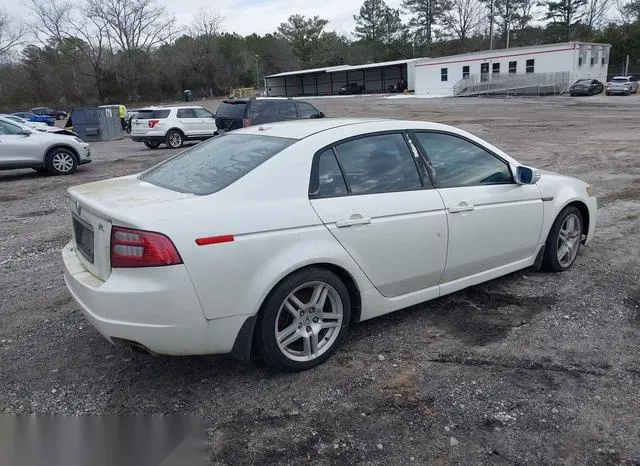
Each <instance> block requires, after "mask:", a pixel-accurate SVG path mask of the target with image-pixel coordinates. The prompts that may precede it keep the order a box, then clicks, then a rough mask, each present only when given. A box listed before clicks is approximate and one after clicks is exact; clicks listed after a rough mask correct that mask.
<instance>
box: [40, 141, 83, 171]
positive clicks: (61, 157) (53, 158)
mask: <svg viewBox="0 0 640 466" xmlns="http://www.w3.org/2000/svg"><path fill="white" fill-rule="evenodd" d="M46 164H47V170H48V171H50V172H51V173H53V174H54V175H70V174H71V173H73V172H75V171H76V169H77V168H78V160H77V159H76V155H75V154H74V153H73V152H71V151H70V150H69V149H64V148H56V149H52V150H51V151H50V152H49V153H48V154H47V162H46Z"/></svg>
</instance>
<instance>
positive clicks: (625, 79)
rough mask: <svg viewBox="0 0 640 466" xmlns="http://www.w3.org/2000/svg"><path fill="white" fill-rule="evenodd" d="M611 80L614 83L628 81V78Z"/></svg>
mask: <svg viewBox="0 0 640 466" xmlns="http://www.w3.org/2000/svg"><path fill="white" fill-rule="evenodd" d="M612 81H613V82H614V83H628V82H629V79H627V78H613V79H612Z"/></svg>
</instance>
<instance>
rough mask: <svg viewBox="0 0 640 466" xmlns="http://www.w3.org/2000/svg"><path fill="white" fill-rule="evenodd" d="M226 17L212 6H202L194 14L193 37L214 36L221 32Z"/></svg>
mask: <svg viewBox="0 0 640 466" xmlns="http://www.w3.org/2000/svg"><path fill="white" fill-rule="evenodd" d="M223 21H224V17H223V16H222V15H221V14H220V12H219V11H217V10H215V9H213V8H211V7H201V8H200V9H199V10H198V13H196V14H195V15H194V16H193V24H192V25H191V35H192V36H193V37H201V38H213V37H216V36H217V35H218V34H220V31H221V29H222V22H223Z"/></svg>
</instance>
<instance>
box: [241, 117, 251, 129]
mask: <svg viewBox="0 0 640 466" xmlns="http://www.w3.org/2000/svg"><path fill="white" fill-rule="evenodd" d="M242 126H243V127H244V128H248V127H249V126H251V120H249V119H247V118H244V119H243V120H242Z"/></svg>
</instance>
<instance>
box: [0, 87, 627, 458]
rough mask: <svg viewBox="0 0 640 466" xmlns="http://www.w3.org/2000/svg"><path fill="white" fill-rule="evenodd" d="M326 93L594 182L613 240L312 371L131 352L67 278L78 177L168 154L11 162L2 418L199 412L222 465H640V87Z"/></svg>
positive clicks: (125, 169)
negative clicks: (94, 322)
mask: <svg viewBox="0 0 640 466" xmlns="http://www.w3.org/2000/svg"><path fill="white" fill-rule="evenodd" d="M313 103H314V104H315V105H317V106H318V107H319V108H320V109H321V110H323V111H325V112H326V113H327V114H328V115H332V116H341V115H353V116H389V117H403V118H410V119H424V120H433V121H438V122H445V123H451V124H455V125H458V126H460V127H462V128H464V129H466V130H469V131H471V132H473V133H475V134H477V135H478V136H480V137H483V138H485V139H486V140H488V141H489V142H491V143H493V144H495V145H497V146H499V147H501V148H502V149H504V150H506V151H507V152H509V153H511V154H512V155H513V156H515V157H516V158H517V159H519V160H520V161H521V162H523V163H526V164H530V165H534V166H537V167H539V168H544V169H550V170H553V171H558V172H561V173H564V174H569V175H575V176H578V177H580V178H582V179H584V180H586V181H588V182H590V183H591V184H592V186H594V187H595V189H596V193H597V195H598V197H599V202H600V209H601V210H600V212H599V218H598V227H597V230H596V235H597V236H596V238H595V239H594V241H593V243H592V244H591V246H590V247H589V248H583V249H582V252H581V254H580V256H579V258H578V261H577V263H576V266H575V267H574V268H573V269H572V270H571V271H569V272H567V273H563V274H557V275H546V274H542V273H535V272H532V271H528V270H527V271H522V272H518V273H515V274H512V275H509V276H507V277H504V278H501V279H498V280H494V281H492V282H489V283H486V284H484V285H481V286H477V287H474V288H470V289H467V290H465V291H463V292H460V293H457V294H455V295H452V296H448V297H445V298H442V299H439V300H437V301H435V302H431V303H428V304H426V305H421V306H417V307H414V308H411V309H407V310H404V311H400V312H397V313H394V314H391V315H389V316H385V317H382V318H379V319H375V320H372V321H368V322H365V323H363V324H360V325H355V326H354V327H353V328H352V329H351V333H350V336H349V338H348V341H347V343H346V344H345V346H343V347H342V348H341V349H340V350H339V351H338V352H337V353H336V354H335V355H334V357H332V358H331V359H330V360H329V361H328V362H327V363H325V364H324V365H322V366H321V367H318V368H316V369H314V370H311V371H308V372H305V373H302V374H294V375H281V374H274V373H271V372H270V371H268V370H266V369H265V368H264V367H261V366H259V365H258V366H256V365H245V364H240V363H237V362H235V361H234V360H232V359H231V358H229V357H224V356H223V357H189V358H175V357H171V358H170V357H149V356H143V355H132V354H130V353H129V352H127V351H126V350H122V349H116V348H114V347H112V346H111V345H110V344H109V343H107V342H106V341H105V340H104V339H103V338H102V337H101V336H100V335H99V334H98V333H97V332H96V331H95V330H94V329H93V328H92V327H91V326H89V325H88V323H87V322H86V321H85V320H84V318H83V317H82V314H81V313H80V311H79V310H78V308H77V307H76V305H75V304H74V302H73V301H72V299H71V297H70V295H69V293H68V292H67V290H66V288H65V286H64V281H63V277H62V261H61V257H60V250H61V248H62V247H63V245H64V244H65V243H66V242H67V241H68V239H69V235H70V233H69V227H68V220H67V213H66V191H65V189H66V188H67V187H68V186H69V185H72V184H76V183H83V182H88V181H94V180H99V179H104V178H109V177H113V176H118V175H124V174H130V173H134V172H136V171H139V170H141V169H143V168H146V167H148V166H150V165H152V164H153V163H155V162H157V161H159V160H162V159H164V158H165V157H167V156H168V155H169V154H171V153H172V152H170V151H169V150H164V149H160V150H155V151H152V150H149V149H147V148H145V147H144V146H143V145H142V144H135V143H133V142H131V141H130V140H122V141H117V142H109V143H97V144H93V154H94V158H95V161H94V162H93V163H92V164H90V165H88V166H86V167H81V168H80V170H79V172H78V173H76V174H75V175H72V176H68V177H51V176H41V175H39V174H37V173H35V172H32V171H28V170H27V171H13V172H0V186H1V187H2V189H1V191H0V238H2V241H1V242H0V319H1V322H2V325H1V326H0V358H1V359H0V361H1V362H0V381H1V382H0V413H2V412H4V413H47V414H102V413H111V414H121V415H125V414H158V413H160V414H195V415H198V416H201V417H202V418H203V419H204V421H205V424H206V426H207V429H208V436H209V440H210V444H209V453H210V459H211V462H212V463H236V464H239V463H241V464H249V463H256V464H266V463H295V462H307V463H308V462H312V463H349V464H352V463H357V462H367V463H376V464H408V463H411V462H415V463H418V464H420V463H422V464H425V463H429V464H442V463H451V462H455V463H463V464H481V463H491V464H496V463H500V464H505V463H510V464H513V463H519V464H525V463H544V464H549V463H563V464H575V465H579V464H636V465H637V464H640V423H639V422H638V413H640V360H639V357H638V355H639V351H638V346H639V343H640V283H639V278H640V158H639V154H638V149H639V148H640V96H632V97H605V96H595V97H590V98H589V97H587V98H569V97H562V98H541V99H475V98H468V99H457V100H453V99H428V100H427V99H415V98H411V99H382V98H377V97H353V98H346V99H329V98H327V99H314V101H313ZM206 105H207V106H209V107H210V108H211V109H214V110H215V108H216V106H217V105H216V102H207V103H206ZM514 221H517V219H514Z"/></svg>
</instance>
